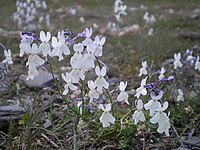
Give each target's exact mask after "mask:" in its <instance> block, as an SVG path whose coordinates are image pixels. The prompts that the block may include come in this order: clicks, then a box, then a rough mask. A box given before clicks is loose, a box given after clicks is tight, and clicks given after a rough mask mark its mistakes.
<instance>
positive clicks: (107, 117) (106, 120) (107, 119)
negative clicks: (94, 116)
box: [99, 104, 115, 128]
mask: <svg viewBox="0 0 200 150" xmlns="http://www.w3.org/2000/svg"><path fill="white" fill-rule="evenodd" d="M99 108H100V109H101V110H103V114H102V115H101V117H100V118H99V120H100V122H101V123H102V124H103V127H104V128H106V127H109V126H110V124H111V123H112V124H114V122H115V118H114V117H113V116H112V114H111V113H110V112H109V111H110V110H111V104H107V105H106V107H104V106H103V105H102V104H100V105H99Z"/></svg>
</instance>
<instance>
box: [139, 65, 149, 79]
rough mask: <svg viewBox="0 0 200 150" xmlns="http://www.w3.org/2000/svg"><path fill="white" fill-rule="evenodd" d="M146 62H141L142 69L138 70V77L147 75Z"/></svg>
mask: <svg viewBox="0 0 200 150" xmlns="http://www.w3.org/2000/svg"><path fill="white" fill-rule="evenodd" d="M147 67H148V65H147V61H142V68H140V73H139V75H138V76H139V77H140V76H142V75H147V74H148V72H147Z"/></svg>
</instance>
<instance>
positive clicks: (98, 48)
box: [93, 36, 106, 57]
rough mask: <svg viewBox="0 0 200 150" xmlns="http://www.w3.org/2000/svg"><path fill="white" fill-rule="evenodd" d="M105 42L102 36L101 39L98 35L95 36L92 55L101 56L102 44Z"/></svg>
mask: <svg viewBox="0 0 200 150" xmlns="http://www.w3.org/2000/svg"><path fill="white" fill-rule="evenodd" d="M105 42H106V38H105V37H102V38H101V39H100V38H99V37H98V36H96V37H95V39H94V42H93V43H94V44H95V45H96V49H95V51H94V55H95V56H96V57H99V56H102V50H103V45H104V44H105Z"/></svg>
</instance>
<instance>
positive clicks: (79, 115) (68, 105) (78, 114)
mask: <svg viewBox="0 0 200 150" xmlns="http://www.w3.org/2000/svg"><path fill="white" fill-rule="evenodd" d="M48 62H49V65H50V71H51V74H52V77H53V80H54V81H55V83H56V87H57V91H58V94H59V95H60V96H61V98H62V99H63V100H64V101H65V102H66V104H67V107H68V108H69V109H70V110H71V111H73V112H74V113H75V114H76V115H77V116H78V117H81V116H82V115H81V114H80V113H79V112H77V111H76V110H74V109H73V108H72V107H71V106H70V103H69V101H68V100H67V99H66V98H65V97H64V95H63V94H62V93H61V91H60V86H59V85H58V82H57V80H56V79H55V76H54V73H53V67H52V64H51V61H50V59H49V57H48ZM83 119H85V118H83Z"/></svg>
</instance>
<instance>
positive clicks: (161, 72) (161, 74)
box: [158, 67, 166, 80]
mask: <svg viewBox="0 0 200 150" xmlns="http://www.w3.org/2000/svg"><path fill="white" fill-rule="evenodd" d="M165 72H166V69H165V68H164V67H162V68H161V70H160V75H159V77H158V78H159V80H161V79H163V78H164V77H165V76H164V73H165Z"/></svg>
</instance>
